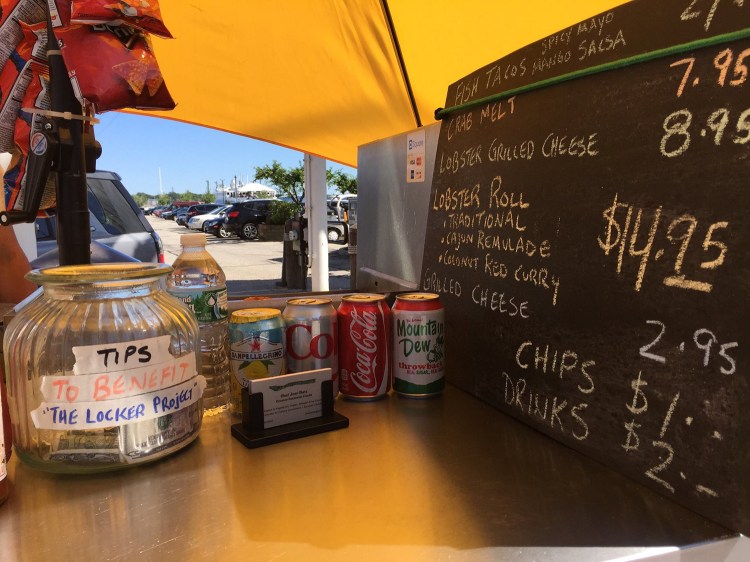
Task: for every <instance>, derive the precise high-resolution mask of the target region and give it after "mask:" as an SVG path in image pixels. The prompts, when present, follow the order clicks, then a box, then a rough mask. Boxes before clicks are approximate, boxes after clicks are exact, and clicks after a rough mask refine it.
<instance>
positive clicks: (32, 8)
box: [0, 0, 47, 92]
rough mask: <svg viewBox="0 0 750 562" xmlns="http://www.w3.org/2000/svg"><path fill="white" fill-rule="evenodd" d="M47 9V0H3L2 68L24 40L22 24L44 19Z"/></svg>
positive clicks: (0, 17)
mask: <svg viewBox="0 0 750 562" xmlns="http://www.w3.org/2000/svg"><path fill="white" fill-rule="evenodd" d="M46 10H47V1H46V0H3V2H2V10H0V41H1V42H2V45H1V46H0V68H3V67H4V66H5V63H6V62H7V61H8V57H9V56H10V54H11V52H12V51H13V49H15V48H16V45H18V44H19V43H21V41H23V38H24V34H23V29H22V28H21V24H22V23H37V22H40V21H43V20H44V17H45V14H46V13H47V12H46ZM4 91H5V90H3V92H4Z"/></svg>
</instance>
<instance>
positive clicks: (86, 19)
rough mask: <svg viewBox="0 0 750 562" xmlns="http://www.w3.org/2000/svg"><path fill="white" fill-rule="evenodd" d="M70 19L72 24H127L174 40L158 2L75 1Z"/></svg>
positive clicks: (155, 0) (142, 0) (121, 0)
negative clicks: (165, 23)
mask: <svg viewBox="0 0 750 562" xmlns="http://www.w3.org/2000/svg"><path fill="white" fill-rule="evenodd" d="M70 17H71V20H70V21H71V23H83V24H89V25H97V24H102V23H104V24H112V25H120V24H125V25H129V26H132V27H135V28H137V29H140V30H142V31H146V32H149V33H153V34H154V35H159V36H160V37H166V38H167V39H171V38H172V34H171V33H170V32H169V30H168V29H167V26H165V25H164V21H163V20H162V18H161V10H159V2H158V0H73V4H72V9H71V16H70Z"/></svg>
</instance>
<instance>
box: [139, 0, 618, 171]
mask: <svg viewBox="0 0 750 562" xmlns="http://www.w3.org/2000/svg"><path fill="white" fill-rule="evenodd" d="M622 3H623V2H622V0H582V1H579V2H560V1H559V0H527V1H526V2H507V1H494V2H488V1H487V0H466V1H461V2H455V1H454V2H447V1H441V0H435V1H429V0H387V1H386V0H350V1H346V0H285V1H282V2H279V1H275V0H213V1H211V2H207V1H205V0H204V1H200V0H192V1H191V0H161V2H160V5H161V11H162V15H163V17H164V21H165V23H166V24H167V26H168V27H169V29H170V31H171V32H172V34H173V35H174V37H175V39H171V40H165V39H159V38H156V37H155V38H154V48H155V50H156V54H157V59H158V61H159V64H160V66H161V69H162V72H163V74H164V77H165V80H166V83H167V85H168V87H169V89H170V91H171V93H172V96H173V97H174V99H175V101H176V102H177V104H178V105H177V108H176V109H175V110H173V111H170V112H154V113H153V115H156V116H159V117H165V118H169V119H175V120H179V121H185V122H189V123H195V124H199V125H204V126H207V127H212V128H215V129H220V130H225V131H229V132H232V133H236V134H240V135H244V136H247V137H252V138H256V139H260V140H263V141H267V142H271V143H274V144H278V145H282V146H286V147H289V148H293V149H296V150H300V151H302V152H308V153H311V154H315V155H318V156H322V157H324V158H326V159H328V160H332V161H336V162H340V163H342V164H347V165H350V166H356V165H357V147H358V146H359V145H362V144H365V143H368V142H371V141H374V140H377V139H381V138H384V137H388V136H391V135H394V134H397V133H401V132H404V131H407V130H410V129H413V128H415V127H416V126H417V125H418V123H421V124H422V125H427V124H429V123H432V122H434V117H433V112H434V110H435V109H436V108H437V107H440V106H443V105H444V104H445V94H446V91H447V88H448V85H449V84H451V83H453V82H455V81H456V80H458V79H460V78H461V77H463V76H465V75H466V74H468V73H470V72H471V71H473V70H476V69H477V68H479V67H481V66H483V65H485V64H488V63H490V62H492V61H494V60H496V59H498V58H500V57H501V56H503V55H506V54H508V53H510V52H512V51H514V50H516V49H518V48H520V47H522V46H524V45H526V44H528V43H530V42H532V41H535V40H538V39H540V38H542V37H545V36H546V35H549V34H551V33H554V32H556V31H558V30H560V29H562V28H565V27H567V26H569V25H572V24H574V23H576V22H578V21H580V20H583V19H585V18H587V17H590V16H593V15H595V14H598V13H600V12H602V11H605V10H607V9H609V8H611V7H614V6H616V5H619V4H622ZM386 6H387V9H386ZM387 11H389V12H390V15H391V19H392V22H393V29H394V30H395V35H396V37H397V39H398V42H399V44H400V47H401V52H402V54H403V62H404V67H405V68H406V72H407V74H408V78H409V81H410V83H411V86H412V90H413V93H414V94H413V96H414V101H415V105H416V109H417V113H418V117H417V116H415V114H414V111H413V110H412V105H411V103H410V98H409V95H408V92H407V88H406V86H405V80H404V75H403V73H402V70H401V65H400V63H399V59H398V56H397V51H396V49H395V46H394V41H393V38H392V35H391V32H390V30H389V29H390V28H389V25H388V18H387V15H386V14H387ZM572 49H573V51H574V52H575V49H576V47H575V45H574V46H573V47H572Z"/></svg>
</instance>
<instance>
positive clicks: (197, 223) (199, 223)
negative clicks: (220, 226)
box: [187, 205, 231, 230]
mask: <svg viewBox="0 0 750 562" xmlns="http://www.w3.org/2000/svg"><path fill="white" fill-rule="evenodd" d="M229 207H231V205H219V206H217V207H216V208H215V209H213V210H212V211H209V212H206V213H202V214H198V215H193V216H192V217H190V218H189V219H188V223H187V227H188V228H189V229H190V230H203V224H204V223H205V222H206V221H207V220H210V219H218V218H221V219H222V221H223V219H224V215H225V214H226V212H227V210H228V209H229ZM189 213H190V211H188V214H189Z"/></svg>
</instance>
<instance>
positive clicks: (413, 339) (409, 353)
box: [393, 293, 445, 398]
mask: <svg viewBox="0 0 750 562" xmlns="http://www.w3.org/2000/svg"><path fill="white" fill-rule="evenodd" d="M444 388H445V310H444V309H443V305H442V303H441V302H440V297H439V296H438V295H436V294H434V293H404V294H402V295H397V296H396V302H395V304H394V305H393V390H395V391H396V392H398V393H399V394H401V395H403V396H409V397H415V398H419V397H429V396H434V395H436V394H440V393H441V392H442V391H443V389H444Z"/></svg>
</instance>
